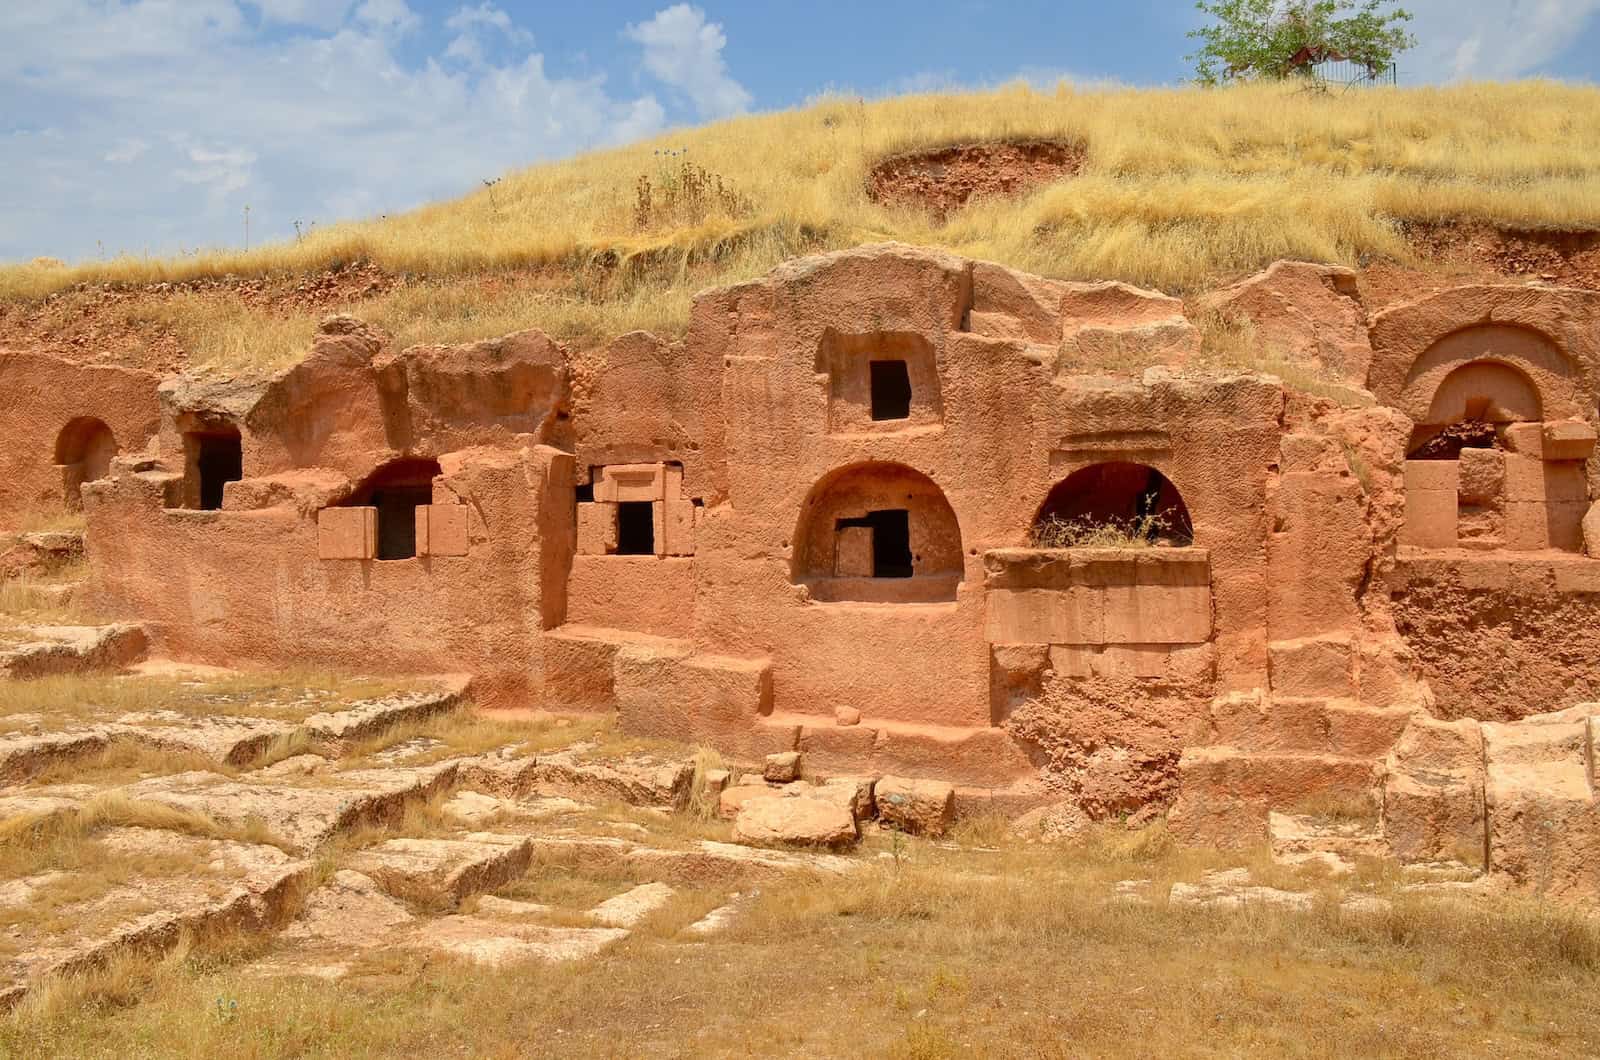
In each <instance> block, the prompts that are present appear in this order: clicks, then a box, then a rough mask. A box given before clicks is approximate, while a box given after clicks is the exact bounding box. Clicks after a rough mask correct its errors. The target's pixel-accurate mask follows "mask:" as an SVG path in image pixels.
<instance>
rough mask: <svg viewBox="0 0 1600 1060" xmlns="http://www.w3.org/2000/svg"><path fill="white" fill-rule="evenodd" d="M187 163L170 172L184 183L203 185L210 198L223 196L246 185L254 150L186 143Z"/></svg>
mask: <svg viewBox="0 0 1600 1060" xmlns="http://www.w3.org/2000/svg"><path fill="white" fill-rule="evenodd" d="M187 154H188V157H189V163H190V164H189V165H187V166H179V167H177V168H176V169H174V170H173V171H172V175H173V176H174V177H176V178H178V179H179V180H181V181H183V182H184V183H185V184H198V185H201V186H202V187H204V188H206V189H207V191H208V192H209V193H210V194H211V196H212V197H213V198H214V199H226V198H227V197H228V196H229V195H231V194H232V193H233V192H236V191H242V190H244V189H245V188H247V187H249V186H250V172H251V170H252V169H253V168H254V167H255V164H256V153H255V152H254V151H251V150H248V149H247V148H243V147H227V148H209V147H190V148H189V149H188V151H187Z"/></svg>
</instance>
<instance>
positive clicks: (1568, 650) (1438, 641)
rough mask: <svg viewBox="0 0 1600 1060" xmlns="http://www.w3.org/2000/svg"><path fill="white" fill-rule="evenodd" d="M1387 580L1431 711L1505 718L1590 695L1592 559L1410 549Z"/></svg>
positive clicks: (1599, 604)
mask: <svg viewBox="0 0 1600 1060" xmlns="http://www.w3.org/2000/svg"><path fill="white" fill-rule="evenodd" d="M1393 584H1394V607H1395V620H1396V622H1397V623H1398V625H1399V629H1400V632H1401V634H1402V635H1403V636H1404V637H1405V639H1406V642H1407V643H1408V644H1409V645H1410V646H1411V648H1412V650H1413V651H1414V652H1415V653H1416V656H1417V660H1418V663H1419V664H1420V667H1421V670H1422V673H1423V675H1424V676H1425V677H1426V678H1427V680H1428V684H1429V686H1430V687H1431V688H1432V689H1433V694H1434V698H1435V710H1436V712H1437V713H1438V714H1439V716H1441V717H1444V718H1476V719H1478V720H1479V721H1513V720H1516V719H1518V718H1524V717H1528V716H1530V715H1533V714H1542V713H1545V712H1547V711H1555V710H1563V709H1565V708H1567V707H1571V706H1575V705H1577V704H1579V703H1587V702H1594V701H1596V700H1600V653H1597V652H1596V650H1595V646H1596V645H1597V644H1600V561H1596V560H1593V559H1590V558H1588V557H1586V556H1580V555H1555V554H1550V553H1540V554H1532V555H1520V556H1519V555H1509V554H1506V553H1479V554H1456V555H1437V554H1424V553H1411V554H1408V555H1407V556H1405V557H1403V558H1402V560H1401V563H1400V564H1399V566H1398V568H1397V570H1396V572H1395V574H1394V576H1393Z"/></svg>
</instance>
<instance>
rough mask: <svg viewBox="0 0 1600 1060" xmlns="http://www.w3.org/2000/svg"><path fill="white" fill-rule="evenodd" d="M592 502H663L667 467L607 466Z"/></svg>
mask: <svg viewBox="0 0 1600 1060" xmlns="http://www.w3.org/2000/svg"><path fill="white" fill-rule="evenodd" d="M680 481H681V480H680ZM594 499H595V500H597V501H609V502H612V503H621V502H623V501H662V500H666V499H667V473H666V465H665V464H607V465H606V466H605V467H602V468H601V469H600V479H599V481H598V482H596V483H595V487H594Z"/></svg>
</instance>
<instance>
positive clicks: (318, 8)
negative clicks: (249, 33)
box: [252, 0, 350, 30]
mask: <svg viewBox="0 0 1600 1060" xmlns="http://www.w3.org/2000/svg"><path fill="white" fill-rule="evenodd" d="M252 3H253V4H254V6H255V7H257V8H260V10H261V17H262V18H263V19H265V20H266V21H268V22H282V23H285V24H286V25H291V26H314V27H316V28H317V29H325V30H327V29H336V28H338V27H339V26H340V25H342V24H343V23H344V18H345V15H346V13H348V12H349V10H350V0H337V2H336V0H252Z"/></svg>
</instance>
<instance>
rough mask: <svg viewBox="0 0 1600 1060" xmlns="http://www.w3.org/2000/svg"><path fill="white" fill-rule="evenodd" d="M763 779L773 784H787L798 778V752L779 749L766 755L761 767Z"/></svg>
mask: <svg viewBox="0 0 1600 1060" xmlns="http://www.w3.org/2000/svg"><path fill="white" fill-rule="evenodd" d="M761 777H762V779H763V780H766V781H768V782H769V783H773V784H787V783H789V782H790V781H793V780H799V779H800V752H799V751H779V752H777V753H776V754H770V755H767V758H766V761H765V762H764V763H763V765H762V768H761Z"/></svg>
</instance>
